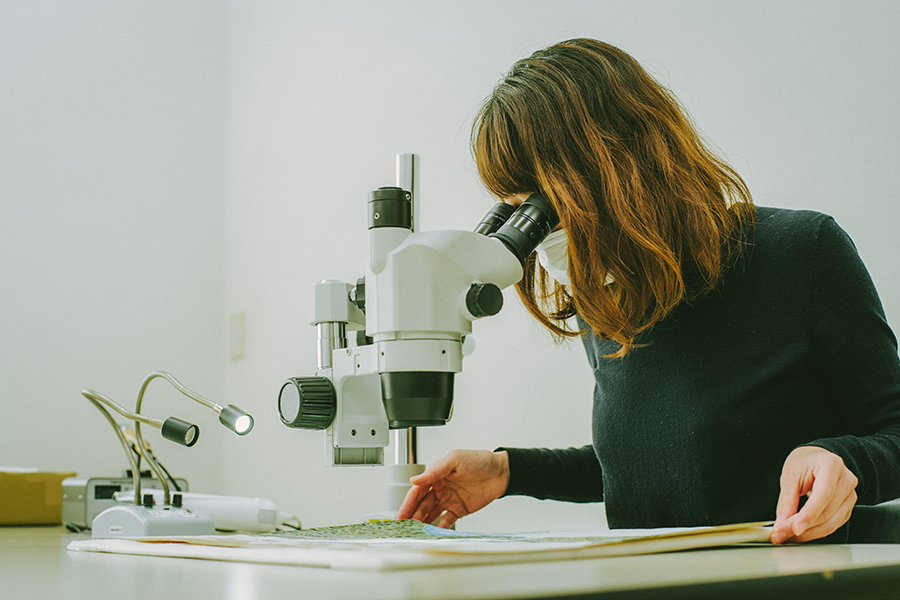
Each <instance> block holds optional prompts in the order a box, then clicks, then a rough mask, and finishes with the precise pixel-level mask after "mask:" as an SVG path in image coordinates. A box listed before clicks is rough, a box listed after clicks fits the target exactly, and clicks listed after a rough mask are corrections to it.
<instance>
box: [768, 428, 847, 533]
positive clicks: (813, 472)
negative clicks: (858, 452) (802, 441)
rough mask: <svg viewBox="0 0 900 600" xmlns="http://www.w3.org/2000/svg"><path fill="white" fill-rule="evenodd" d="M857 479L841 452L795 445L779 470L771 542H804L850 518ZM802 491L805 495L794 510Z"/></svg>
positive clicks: (832, 529)
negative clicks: (779, 477) (800, 506)
mask: <svg viewBox="0 0 900 600" xmlns="http://www.w3.org/2000/svg"><path fill="white" fill-rule="evenodd" d="M857 483H859V480H858V479H857V478H856V476H855V475H854V474H853V473H852V472H851V471H850V469H848V468H847V467H846V466H845V465H844V461H843V459H841V457H840V456H838V455H836V454H833V453H831V452H829V451H828V450H825V449H824V448H819V447H817V446H801V447H800V448H797V449H795V450H794V451H793V452H791V453H790V454H789V455H788V457H787V460H785V461H784V468H783V469H782V471H781V495H780V496H779V497H778V508H777V509H776V518H775V527H774V528H773V529H772V535H771V536H770V540H771V541H772V543H773V544H780V543H782V542H807V541H809V540H814V539H817V538H820V537H825V536H826V535H828V534H830V533H834V532H835V531H836V530H837V529H838V528H839V527H840V526H841V525H843V524H844V523H846V522H847V520H848V519H849V518H850V512H851V511H852V510H853V506H854V505H855V504H856V484H857ZM803 495H806V496H808V499H807V501H806V504H804V505H803V508H802V509H801V510H800V511H799V512H797V506H798V504H799V502H800V496H803Z"/></svg>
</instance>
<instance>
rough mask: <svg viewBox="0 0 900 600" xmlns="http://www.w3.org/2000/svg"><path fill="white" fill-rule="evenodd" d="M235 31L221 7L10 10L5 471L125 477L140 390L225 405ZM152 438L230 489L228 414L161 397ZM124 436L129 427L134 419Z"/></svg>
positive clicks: (0, 434)
mask: <svg viewBox="0 0 900 600" xmlns="http://www.w3.org/2000/svg"><path fill="white" fill-rule="evenodd" d="M225 14H226V10H225V7H224V5H222V3H220V2H218V1H215V0H209V1H206V0H203V1H194V2H188V3H185V2H179V1H177V0H164V1H163V0H155V1H154V2H144V3H128V2H126V3H123V2H118V1H116V0H91V1H84V2H52V1H44V0H28V1H27V2H26V1H10V2H2V3H0V406H2V408H3V411H2V412H3V418H2V419H0V465H16V466H30V467H36V468H41V469H47V470H74V471H77V472H78V473H79V475H81V476H85V477H103V476H117V475H119V474H120V473H121V472H122V470H123V469H124V468H126V467H127V465H128V463H127V462H126V459H125V456H124V454H123V451H122V449H121V447H120V446H119V444H118V442H117V440H116V437H115V434H114V433H113V431H111V429H110V426H109V424H108V423H107V422H106V420H105V419H104V418H103V417H102V415H100V413H99V412H97V410H96V409H95V408H93V407H92V406H91V405H90V403H89V402H88V401H87V400H85V399H84V398H82V396H81V395H80V391H81V390H82V389H83V388H91V389H94V390H96V391H99V392H100V393H103V394H106V395H108V396H110V397H112V398H113V399H114V400H116V401H118V402H120V403H122V404H124V405H126V406H127V407H129V408H132V407H133V406H134V401H135V397H136V395H137V392H138V389H139V386H140V384H141V382H142V381H143V378H144V376H145V375H147V374H148V373H150V372H151V371H154V370H159V369H165V370H170V371H172V372H173V373H174V374H175V376H176V377H179V378H180V379H181V380H182V381H183V383H185V384H186V385H187V386H188V387H191V388H193V389H195V390H196V391H197V392H199V393H201V394H204V395H207V396H209V397H212V398H221V396H222V395H223V391H224V382H223V377H224V356H225V352H224V347H223V327H222V323H223V321H222V316H223V312H222V311H223V302H224V300H223V288H224V243H223V242H224V216H225V202H224V191H225V184H224V166H225V163H224V157H225V153H224V135H225V125H224V120H225V108H224V105H225V99H224V92H225V87H224V83H225V79H224V77H225V62H224V61H225ZM144 408H145V412H147V413H148V414H150V415H153V416H158V417H161V418H165V417H167V416H169V415H170V414H174V415H177V416H180V417H182V418H185V419H188V420H193V421H194V422H196V423H197V424H199V425H200V427H201V430H202V434H201V439H200V442H199V444H198V445H197V446H195V447H194V448H191V449H183V448H181V447H178V446H175V445H174V444H171V443H170V442H166V441H164V440H162V438H161V437H160V436H159V433H158V432H157V431H155V430H153V429H145V438H146V439H147V441H148V442H150V443H151V444H152V445H153V447H154V450H155V451H156V454H157V456H158V457H159V458H160V459H161V460H162V461H163V463H164V464H165V465H166V466H167V467H168V468H169V469H170V470H171V471H172V472H173V474H175V475H180V476H184V477H187V479H188V481H189V482H190V483H191V484H192V485H193V486H194V488H195V489H197V488H203V489H207V490H210V491H212V489H214V488H216V487H217V486H219V485H220V482H221V475H220V468H219V463H220V461H219V457H218V448H219V439H220V437H221V434H220V432H219V430H220V429H221V426H220V425H219V424H218V423H216V418H215V414H214V413H212V412H211V411H209V410H208V409H205V408H202V407H201V406H199V405H198V404H196V403H194V402H192V401H190V400H188V399H187V398H183V397H181V396H179V395H178V394H177V393H176V392H173V391H172V390H171V388H170V387H169V386H168V384H167V383H165V382H163V381H160V382H154V383H153V384H151V387H150V388H149V391H148V393H147V395H146V397H145V403H144ZM121 421H122V422H125V420H124V419H121Z"/></svg>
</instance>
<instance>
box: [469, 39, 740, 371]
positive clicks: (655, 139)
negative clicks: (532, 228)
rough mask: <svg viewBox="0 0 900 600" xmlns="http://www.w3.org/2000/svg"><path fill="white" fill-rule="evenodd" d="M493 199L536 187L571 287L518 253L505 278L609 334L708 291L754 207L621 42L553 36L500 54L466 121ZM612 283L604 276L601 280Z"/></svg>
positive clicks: (563, 322) (554, 317) (625, 339)
mask: <svg viewBox="0 0 900 600" xmlns="http://www.w3.org/2000/svg"><path fill="white" fill-rule="evenodd" d="M472 150H473V153H474V155H475V161H476V164H477V167H478V172H479V175H480V177H481V179H482V181H483V182H484V184H485V185H486V186H487V188H488V189H489V190H490V191H491V192H492V193H493V194H495V195H497V196H498V197H499V198H501V199H502V198H508V197H511V196H514V195H517V194H523V193H529V192H538V191H539V192H543V193H544V194H545V195H546V196H547V198H548V199H549V200H550V202H551V203H552V204H553V207H554V208H555V209H556V211H557V212H558V213H559V217H560V223H561V225H562V227H563V228H565V230H566V235H567V237H568V240H569V279H570V281H571V285H570V288H571V289H570V290H569V289H567V288H565V287H563V286H560V285H558V284H556V283H555V282H554V281H553V280H552V279H551V278H550V277H549V276H548V275H547V273H546V272H545V271H544V270H543V269H542V268H540V266H539V265H538V264H536V261H535V256H534V254H532V256H531V257H529V259H528V261H527V264H526V266H525V276H524V277H523V278H522V281H521V282H519V283H518V284H517V286H516V287H517V290H518V292H519V295H520V296H521V298H522V300H523V302H524V304H525V306H526V307H527V308H528V310H529V311H530V312H531V313H532V314H533V315H534V316H535V317H537V319H538V320H539V321H540V322H541V323H543V324H544V325H545V326H547V327H548V328H549V329H550V330H551V331H552V332H554V333H555V334H557V335H560V336H575V335H579V334H580V333H581V332H579V331H573V330H572V328H570V327H569V326H568V325H567V320H568V319H569V318H570V317H572V316H574V315H575V314H578V315H579V316H580V317H581V318H582V319H583V320H584V321H585V322H586V323H587V324H588V325H589V326H590V327H591V329H592V330H593V332H594V334H595V335H597V336H599V337H601V338H604V339H610V340H614V341H616V342H618V343H619V344H621V348H620V350H619V351H618V352H617V353H615V354H614V355H615V356H624V355H625V354H626V353H627V352H628V351H629V350H630V349H631V348H632V346H633V345H634V343H635V336H636V335H637V334H638V333H640V332H641V331H643V330H645V329H647V328H649V327H652V326H653V325H654V324H655V323H657V322H658V321H659V320H660V319H662V318H664V317H665V316H666V315H668V314H669V313H670V312H671V311H672V310H673V309H674V308H675V306H677V305H678V304H679V303H681V302H683V301H687V302H690V301H693V300H697V299H699V298H701V297H703V296H704V295H705V294H707V293H708V292H709V291H711V290H712V289H714V288H715V287H716V285H717V283H718V282H719V280H720V278H721V276H722V273H723V271H724V269H726V268H727V266H728V264H729V262H730V260H731V259H732V258H733V257H734V256H735V255H736V254H737V252H738V249H739V247H740V243H739V241H738V240H740V239H741V237H742V233H743V230H744V229H745V228H746V227H748V226H751V224H752V221H753V218H754V214H755V211H754V207H753V203H752V200H751V197H750V192H749V190H748V189H747V186H746V184H745V183H744V182H743V180H742V179H741V178H740V176H739V175H738V174H737V173H736V172H735V171H734V169H732V168H731V167H730V166H728V165H727V164H726V163H725V162H724V161H723V160H722V159H720V158H718V157H717V156H716V155H715V154H714V153H713V152H712V151H710V150H709V149H708V148H707V147H706V145H705V144H704V142H703V140H702V139H701V136H700V135H699V134H698V132H697V131H696V129H695V128H694V126H693V125H692V123H691V120H690V118H689V117H688V116H687V114H686V113H685V112H684V110H682V108H681V107H680V105H679V104H678V101H677V100H676V99H675V97H674V96H673V95H672V94H671V93H670V92H669V91H668V90H667V89H665V88H664V87H663V86H661V85H660V84H659V83H657V82H656V81H655V80H654V79H653V78H652V77H651V76H650V75H649V74H648V73H647V72H646V71H645V70H644V69H643V68H642V67H641V66H640V64H638V62H637V61H636V60H635V59H634V58H632V57H631V56H629V55H628V54H626V53H625V52H623V51H621V50H619V49H618V48H615V47H613V46H610V45H609V44H605V43H603V42H599V41H596V40H590V39H576V40H570V41H567V42H562V43H559V44H556V45H554V46H551V47H549V48H547V49H545V50H540V51H538V52H535V53H534V54H532V55H531V56H530V57H529V58H525V59H522V60H520V61H518V62H517V63H516V64H514V65H513V67H512V69H511V70H510V72H509V74H508V75H507V76H506V77H505V78H504V79H503V80H502V81H501V82H500V83H499V84H498V85H497V86H496V88H495V89H494V91H493V93H492V94H491V96H490V97H489V98H488V99H487V100H486V101H485V103H484V106H483V107H482V109H481V112H480V113H479V115H478V117H477V118H476V120H475V124H474V126H473V130H472ZM608 277H609V278H611V280H612V282H613V283H611V284H608V285H607V278H608Z"/></svg>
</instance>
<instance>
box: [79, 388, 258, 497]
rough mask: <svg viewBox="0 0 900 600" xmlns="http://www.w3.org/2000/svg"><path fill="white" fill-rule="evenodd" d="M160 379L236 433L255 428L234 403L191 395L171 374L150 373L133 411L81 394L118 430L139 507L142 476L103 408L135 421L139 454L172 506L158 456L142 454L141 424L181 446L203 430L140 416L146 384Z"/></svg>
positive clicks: (100, 397)
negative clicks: (218, 401)
mask: <svg viewBox="0 0 900 600" xmlns="http://www.w3.org/2000/svg"><path fill="white" fill-rule="evenodd" d="M157 377H161V378H163V379H165V380H166V381H168V382H169V383H171V384H172V385H173V386H174V387H175V389H177V390H178V391H179V392H181V393H182V394H184V395H185V396H187V397H188V398H190V399H192V400H194V401H196V402H199V403H200V404H202V405H204V406H206V407H208V408H211V409H213V410H214V411H216V412H217V413H219V422H221V423H222V424H223V425H225V426H226V427H228V428H229V429H231V430H232V431H234V432H235V433H236V434H238V435H246V434H247V433H249V432H250V430H251V429H253V417H251V416H250V415H249V414H247V413H246V412H244V411H243V410H241V409H240V408H238V407H236V406H234V405H233V404H229V405H228V406H222V405H220V404H216V403H215V402H213V401H212V400H208V399H206V398H204V397H203V396H201V395H199V394H197V393H196V392H192V391H191V390H189V389H188V388H186V387H185V386H184V385H183V384H182V383H181V382H180V381H178V380H177V379H175V377H173V376H172V374H171V373H167V372H165V371H155V372H153V373H150V374H149V375H148V376H147V377H146V379H144V383H143V384H142V385H141V390H140V392H138V397H137V403H136V405H135V411H134V412H131V411H129V410H127V409H126V408H124V407H123V406H122V405H120V404H118V403H117V402H114V401H113V400H111V399H109V398H107V397H106V396H104V395H103V394H99V393H97V392H94V391H91V390H82V391H81V394H82V395H83V396H84V397H85V398H87V399H88V400H90V401H91V402H92V403H93V404H94V406H96V407H97V408H98V409H99V410H100V411H101V412H102V413H103V414H104V416H106V418H107V419H108V420H109V422H110V423H111V424H113V426H114V427H115V429H116V434H117V435H118V436H119V441H120V442H121V443H122V446H123V447H124V448H125V453H126V454H127V455H128V459H129V460H130V461H131V472H132V475H133V480H134V503H135V504H137V505H140V503H141V497H142V494H141V474H140V473H139V472H138V468H137V464H136V462H135V460H134V456H132V454H131V451H130V449H129V446H128V442H127V440H125V436H124V435H123V434H122V432H121V431H120V429H119V426H118V424H116V422H115V420H114V419H113V418H112V415H110V414H109V412H108V411H107V410H106V409H105V408H104V407H103V405H106V406H108V407H109V408H112V409H113V410H115V411H116V412H117V413H119V414H120V415H122V416H124V417H126V418H128V419H131V420H133V421H134V435H135V438H136V439H137V448H138V452H140V453H141V455H143V456H144V457H145V458H146V459H147V462H148V463H149V464H150V468H151V469H153V473H154V474H155V475H156V477H157V479H159V482H160V485H161V486H162V489H163V504H164V505H168V504H170V503H171V496H170V493H169V484H168V482H167V481H166V476H165V474H164V473H163V471H162V468H161V467H160V466H159V464H158V462H157V461H156V459H155V457H154V456H153V455H152V454H151V453H149V452H144V451H143V450H144V448H145V447H146V446H145V445H144V438H143V436H142V435H141V424H142V423H143V424H144V425H150V426H151V427H156V428H157V429H159V430H160V432H161V433H162V436H163V437H164V438H166V439H167V440H170V441H173V442H176V443H178V444H181V445H182V446H193V445H194V444H196V443H197V439H198V438H199V437H200V428H199V427H197V426H196V425H194V424H192V423H188V422H186V421H182V420H181V419H177V418H175V417H169V418H168V419H166V420H165V421H160V420H159V419H154V418H152V417H147V416H145V415H142V414H141V405H142V404H143V401H144V392H146V391H147V385H148V384H149V383H150V382H151V381H153V380H154V379H156V378H157Z"/></svg>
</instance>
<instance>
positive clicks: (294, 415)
mask: <svg viewBox="0 0 900 600" xmlns="http://www.w3.org/2000/svg"><path fill="white" fill-rule="evenodd" d="M336 410H337V395H336V394H335V391H334V385H332V383H331V381H330V380H329V379H328V378H326V377H292V378H290V379H288V380H287V381H285V382H284V385H282V386H281V391H280V392H279V393H278V414H279V415H280V416H281V422H282V423H284V424H285V425H286V426H288V427H294V428H298V429H325V428H327V427H328V426H329V425H331V422H332V421H333V420H334V415H335V412H336Z"/></svg>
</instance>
